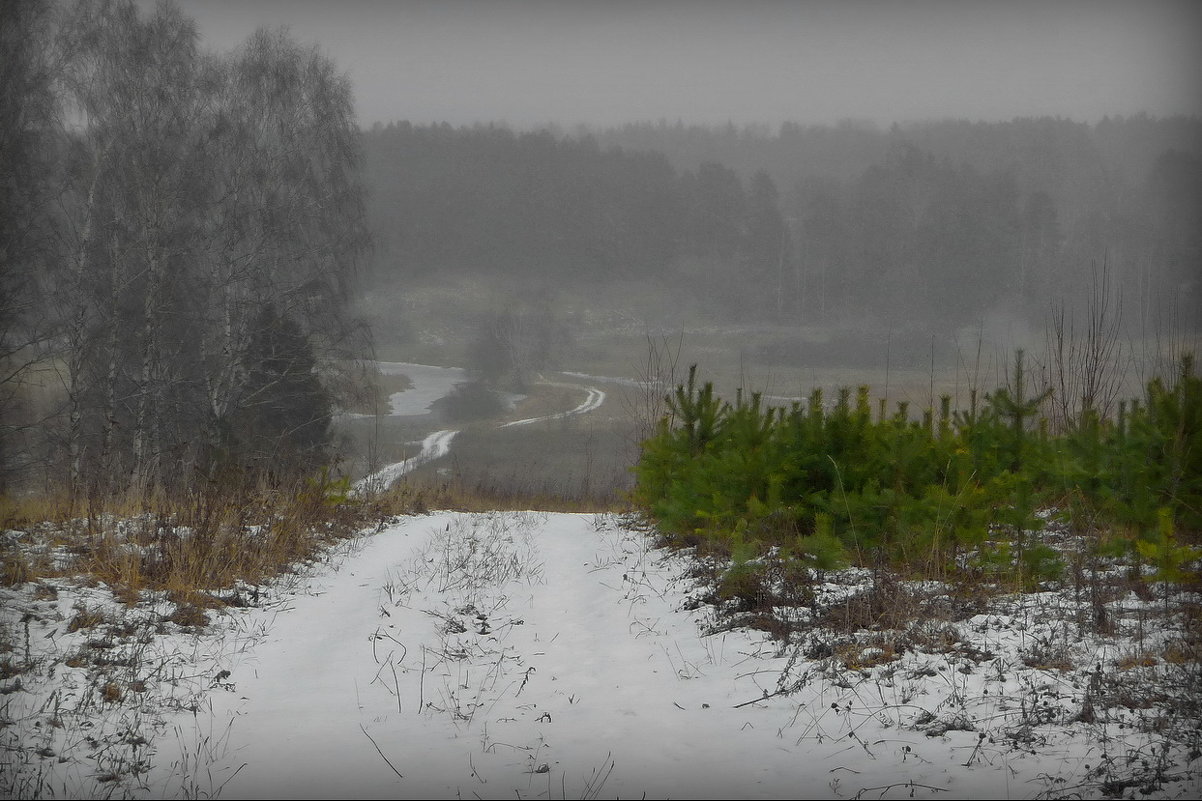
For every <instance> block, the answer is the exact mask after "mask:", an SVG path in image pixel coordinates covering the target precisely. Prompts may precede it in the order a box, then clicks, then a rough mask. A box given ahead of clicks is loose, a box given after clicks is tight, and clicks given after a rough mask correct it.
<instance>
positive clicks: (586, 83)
mask: <svg viewBox="0 0 1202 801" xmlns="http://www.w3.org/2000/svg"><path fill="white" fill-rule="evenodd" d="M180 5H181V6H182V7H183V9H184V11H185V12H186V13H187V14H188V15H189V16H191V17H193V18H194V19H195V20H196V21H197V23H198V25H199V28H200V32H201V36H202V38H203V39H204V40H205V42H206V43H207V44H208V45H209V46H211V47H214V48H217V49H227V48H230V47H233V46H235V45H236V44H238V43H239V42H240V41H242V40H244V39H245V38H246V36H247V35H249V34H250V32H251V31H252V30H254V28H255V27H257V26H259V25H272V26H275V25H287V26H289V27H290V28H291V30H292V33H293V35H294V36H295V37H296V38H298V39H300V40H302V41H315V42H318V43H319V44H320V45H321V46H322V48H323V49H324V50H325V51H326V53H327V54H328V55H330V56H331V57H332V58H333V59H334V61H335V62H337V64H338V66H339V67H340V68H341V69H342V70H343V71H345V72H348V73H349V74H350V75H351V78H352V80H353V82H354V85H355V92H356V97H357V102H358V109H359V120H360V122H361V123H362V124H364V125H370V124H371V123H373V122H377V121H385V122H386V121H389V120H401V119H407V120H411V121H413V122H415V123H429V122H441V121H446V122H450V123H452V124H455V125H460V124H470V123H473V122H482V121H483V122H489V121H502V122H507V123H509V124H511V125H514V126H516V127H522V128H525V127H531V126H537V125H541V124H544V123H547V122H556V123H560V124H562V125H564V126H572V125H575V124H577V123H585V124H594V125H603V124H611V123H618V122H627V121H656V120H660V119H665V120H668V121H670V122H675V121H676V120H678V119H679V120H682V121H684V122H686V123H694V122H695V123H707V124H716V123H725V122H727V121H732V122H734V123H736V124H746V123H756V122H761V123H769V124H773V125H775V124H777V123H779V122H781V121H783V120H794V121H797V122H801V123H833V122H836V121H838V120H840V119H847V118H851V119H859V120H874V121H876V122H878V123H881V124H888V123H890V122H893V121H906V120H914V119H928V118H941V117H962V118H968V119H974V120H975V119H985V120H996V119H1009V118H1011V117H1014V116H1030V115H1058V116H1063V117H1070V118H1073V119H1077V120H1083V121H1094V120H1096V119H1098V118H1100V117H1101V116H1103V115H1105V114H1112V115H1113V114H1124V115H1129V114H1134V113H1137V112H1140V111H1145V112H1147V113H1149V114H1152V115H1156V116H1165V115H1170V114H1180V113H1185V114H1199V113H1202V48H1199V46H1198V43H1199V42H1200V41H1202V2H1198V1H1197V0H1186V2H1161V1H1160V0H1127V1H1126V2H1104V1H1102V0H1059V1H1049V2H1022V1H1020V2H1007V1H1006V0H987V1H982V2H976V1H975V0H957V1H956V2H948V1H947V0H925V1H920V0H895V1H894V2H865V1H863V0H859V1H857V0H844V2H833V1H831V0H815V1H812V2H806V1H805V0H795V2H755V0H742V2H734V1H733V0H690V1H689V2H684V1H682V0H675V1H673V2H654V1H652V2H646V1H644V2H629V1H624V0H623V1H617V0H609V1H608V2H601V1H600V0H585V1H578V2H572V1H571V0H560V1H559V2H552V1H550V0H493V1H492V2H485V1H484V0H476V1H475V2H464V1H463V0H439V1H437V2H433V1H429V2H416V1H412V0H410V1H402V0H392V1H388V0H338V1H337V2H335V1H334V0H184V1H183V2H180Z"/></svg>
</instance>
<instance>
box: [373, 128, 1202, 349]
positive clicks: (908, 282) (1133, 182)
mask: <svg viewBox="0 0 1202 801" xmlns="http://www.w3.org/2000/svg"><path fill="white" fill-rule="evenodd" d="M363 141H364V151H365V166H366V169H365V183H366V187H367V189H368V201H367V207H368V214H369V218H370V219H369V223H370V227H371V228H372V230H373V231H375V232H376V243H375V244H376V248H375V257H374V260H373V268H372V269H373V275H372V276H371V279H372V280H373V281H374V282H388V283H393V282H404V281H406V280H413V279H426V278H428V277H430V276H432V275H434V274H439V275H457V274H482V275H489V276H494V277H496V276H513V277H514V278H515V279H517V278H521V279H522V280H532V279H533V280H538V281H543V282H546V284H547V285H549V286H578V285H580V283H581V282H586V283H587V282H593V281H612V280H621V279H631V278H638V279H643V280H647V279H650V280H654V281H662V282H665V283H666V284H667V285H672V286H679V287H680V291H681V292H682V293H689V294H690V296H691V297H692V298H693V299H700V300H701V301H702V302H703V303H704V304H706V305H705V308H707V309H709V310H710V313H711V314H712V315H713V316H714V318H715V319H721V320H724V321H748V320H756V321H766V322H780V323H786V324H791V323H813V324H822V325H840V324H847V323H848V322H849V321H853V320H856V319H863V317H864V315H873V316H874V317H875V318H877V319H888V320H890V321H891V323H892V322H897V323H901V324H904V323H905V321H906V320H921V321H922V323H923V324H924V325H926V326H930V325H932V324H935V325H936V326H945V327H948V328H950V327H955V326H960V325H965V324H971V323H972V322H973V321H975V320H977V319H979V317H980V316H981V315H982V314H983V313H985V312H987V311H989V310H993V309H1002V310H1006V311H1009V312H1012V313H1015V314H1018V315H1020V316H1023V315H1025V316H1028V317H1032V318H1038V317H1040V316H1041V315H1043V314H1044V313H1045V312H1046V311H1047V309H1048V306H1049V303H1051V302H1056V301H1058V300H1059V299H1063V300H1064V301H1065V302H1067V303H1069V304H1072V303H1074V302H1078V301H1080V300H1081V299H1082V298H1083V297H1085V296H1087V295H1088V294H1089V293H1090V291H1091V290H1090V287H1091V286H1092V285H1093V283H1094V282H1095V281H1096V280H1098V278H1099V277H1100V276H1103V275H1104V276H1105V278H1106V279H1107V280H1108V281H1109V285H1110V287H1111V291H1112V292H1114V293H1115V296H1116V297H1118V296H1120V295H1121V297H1122V299H1123V302H1124V304H1125V308H1127V309H1129V310H1130V311H1129V312H1128V314H1127V322H1128V323H1129V324H1135V323H1136V322H1139V323H1140V324H1144V325H1146V324H1148V323H1149V322H1150V321H1152V320H1154V319H1167V318H1168V317H1170V316H1171V317H1172V318H1173V320H1174V321H1175V323H1180V322H1182V321H1183V320H1184V321H1186V322H1189V321H1196V320H1197V319H1198V318H1199V309H1200V307H1202V281H1200V276H1202V120H1199V119H1197V118H1167V119H1157V118H1151V117H1147V116H1143V115H1139V116H1134V117H1114V118H1106V119H1103V120H1101V121H1100V122H1097V123H1095V124H1087V123H1081V122H1074V121H1071V120H1066V119H1061V118H1047V117H1045V118H1029V119H1015V120H1013V121H1010V122H996V123H985V122H976V123H974V122H967V121H961V120H948V121H939V122H929V123H921V124H911V125H905V126H899V125H895V126H893V127H891V128H889V129H888V130H882V129H879V128H877V127H875V126H872V125H867V124H854V123H844V124H840V125H836V126H801V125H796V124H785V125H783V126H781V127H780V129H779V130H777V131H775V132H774V131H771V130H769V129H767V128H763V127H747V128H738V127H735V126H733V125H731V126H725V127H718V128H707V127H698V126H686V125H683V124H679V123H678V124H669V123H663V122H661V123H654V124H636V125H627V126H623V127H619V128H613V129H608V130H599V131H585V130H577V131H573V132H564V131H560V130H554V129H549V130H542V131H537V132H515V131H512V130H509V129H507V128H505V127H500V126H474V127H459V128H456V127H452V126H450V125H447V124H442V125H430V126H417V125H412V124H410V123H406V122H399V123H394V124H388V125H377V126H375V127H373V128H372V129H371V130H370V131H367V132H365V134H364V137H363Z"/></svg>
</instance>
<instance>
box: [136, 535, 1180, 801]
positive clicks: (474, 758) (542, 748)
mask: <svg viewBox="0 0 1202 801" xmlns="http://www.w3.org/2000/svg"><path fill="white" fill-rule="evenodd" d="M687 567H688V564H687V562H686V561H685V560H684V559H683V558H682V557H681V556H679V555H676V556H668V555H666V554H665V553H663V552H660V551H656V550H653V549H650V548H649V546H648V541H647V539H646V538H645V537H644V535H643V534H641V533H639V532H636V531H632V530H630V529H629V528H626V527H624V526H622V525H620V524H619V522H618V521H617V520H616V519H614V518H612V517H608V516H593V515H572V514H549V515H548V514H539V513H532V512H518V513H488V514H464V513H438V514H433V515H428V516H422V517H411V518H407V519H405V520H403V521H401V522H399V523H398V524H396V525H394V526H393V527H391V528H388V529H386V530H384V531H382V532H380V533H378V534H375V535H373V536H370V537H367V538H366V539H365V540H363V541H362V542H361V543H360V544H359V546H358V548H357V550H356V551H355V552H354V553H351V554H350V555H348V556H347V557H346V558H345V561H343V562H342V564H341V565H339V566H338V567H337V568H335V569H333V570H330V569H328V568H326V569H323V570H322V571H321V573H322V574H321V575H312V576H310V577H309V578H308V579H307V586H306V587H302V589H301V592H300V594H298V595H296V596H295V597H293V598H292V599H291V601H290V608H288V609H286V610H285V611H282V612H281V611H279V610H278V609H277V610H276V611H274V612H268V611H266V610H262V609H245V610H238V611H234V612H232V614H235V615H238V616H241V622H240V623H239V624H238V628H240V629H242V630H246V631H264V632H265V634H264V635H263V636H262V637H261V638H260V639H259V641H257V642H256V643H254V644H253V645H252V646H250V647H247V648H242V649H240V650H239V651H238V652H237V653H236V654H233V655H231V656H230V657H229V659H228V662H227V663H226V668H225V669H227V670H229V671H230V673H229V675H228V676H227V677H226V678H225V680H224V682H223V683H222V684H221V685H220V686H219V687H218V688H217V689H215V690H214V691H212V692H211V693H210V695H209V698H210V703H209V705H208V709H207V710H206V712H205V713H204V714H202V715H199V716H197V717H195V718H194V719H192V720H190V721H189V723H190V724H194V725H195V726H196V728H197V731H196V732H194V733H192V734H191V735H190V736H192V737H195V738H199V739H201V740H205V738H209V739H208V740H205V742H208V743H210V745H207V746H206V750H205V753H206V754H207V757H206V760H207V761H204V764H201V763H200V761H194V762H193V763H192V768H191V769H192V774H190V775H189V777H188V778H189V779H190V780H191V781H192V782H196V781H197V780H200V781H201V782H202V785H204V783H207V785H205V786H202V787H201V788H200V789H202V790H204V791H206V792H212V791H220V792H221V794H222V795H224V796H226V797H232V798H251V799H268V798H332V797H343V798H346V797H354V798H366V799H372V798H464V797H480V798H535V797H538V798H567V797H583V798H601V797H607V798H623V797H625V798H629V797H642V796H643V795H644V794H646V797H651V798H840V797H856V798H858V797H874V798H905V797H908V798H915V797H917V798H938V797H943V798H1031V797H1037V796H1039V795H1040V794H1041V791H1045V792H1050V793H1052V794H1053V796H1054V795H1055V792H1056V787H1055V786H1053V785H1052V784H1051V782H1052V781H1053V778H1055V780H1056V781H1057V782H1063V784H1062V785H1059V786H1064V787H1070V788H1071V787H1073V786H1074V784H1075V782H1078V781H1080V780H1081V779H1083V778H1084V776H1085V775H1086V773H1087V772H1088V770H1089V765H1090V764H1096V763H1097V761H1098V759H1099V758H1100V757H1099V754H1098V753H1097V751H1096V750H1095V748H1096V744H1097V742H1098V740H1097V739H1096V737H1097V734H1096V732H1094V733H1093V734H1090V732H1091V730H1090V729H1089V728H1088V727H1085V726H1084V725H1083V724H1077V725H1076V726H1073V725H1067V726H1065V725H1063V724H1062V725H1060V726H1057V727H1055V728H1054V729H1052V730H1041V732H1040V734H1039V742H1040V743H1041V745H1040V747H1039V748H1038V749H1036V748H1032V747H1030V745H1029V744H1028V745H1025V746H1021V747H1020V745H1019V744H1018V743H1017V742H1015V743H1013V744H1012V743H1011V742H1010V740H1011V739H1013V738H1015V737H1017V736H1018V735H1016V734H1014V733H1007V734H1004V735H1003V734H1002V732H1003V730H1005V731H1007V732H1010V731H1011V730H1013V732H1019V731H1021V730H1023V729H1022V727H1023V725H1027V724H1026V723H1024V722H1025V721H1029V720H1030V718H1029V716H1028V712H1027V711H1025V709H1020V706H1021V705H1020V704H1016V703H1012V700H1013V693H1014V692H1016V690H1017V689H1018V688H1019V685H1018V684H1016V683H1015V681H1014V678H1010V679H1007V678H1006V677H1005V676H1004V675H999V676H997V677H994V678H992V679H991V678H989V677H988V676H986V675H985V673H984V671H978V672H976V673H975V674H974V675H973V676H971V677H970V676H969V675H968V674H966V673H965V671H964V670H963V669H961V668H962V667H963V665H962V664H961V663H959V662H958V661H957V657H956V656H955V655H954V654H952V655H948V656H935V655H930V654H922V653H914V654H907V655H905V656H904V657H903V658H902V659H901V660H900V661H898V662H897V663H895V664H894V665H893V666H891V669H890V670H888V671H887V672H885V673H880V672H874V671H871V670H866V671H864V673H863V675H862V676H861V675H860V674H859V673H857V672H855V671H852V672H850V673H847V674H844V675H842V676H841V677H840V676H833V675H828V674H825V673H824V672H823V671H822V670H819V669H818V665H817V664H816V663H807V662H805V660H802V661H801V662H793V661H792V660H790V659H786V658H784V657H782V656H780V655H779V653H778V651H777V649H776V647H775V646H774V644H773V643H771V642H770V641H768V640H767V639H766V638H765V637H764V636H763V635H762V634H760V633H758V632H754V631H743V630H738V631H732V632H729V633H726V634H717V635H712V636H708V637H707V636H702V631H703V629H704V626H705V624H707V623H710V622H712V621H711V620H710V619H709V618H708V617H707V615H708V612H707V611H706V609H707V607H704V606H703V607H701V608H699V609H695V610H694V611H686V609H687V608H688V607H690V606H692V605H690V604H686V603H682V602H683V599H685V598H686V597H687V595H688V590H689V588H690V586H691V585H690V581H689V580H688V579H687V578H686V577H685V574H686V571H687ZM990 636H991V639H992V642H993V643H994V645H995V647H997V648H998V649H999V652H1004V651H1008V650H1009V647H1008V646H1003V645H1002V643H1003V641H1004V638H1003V639H999V638H998V634H997V632H994V633H993V634H992V635H990ZM999 658H1002V657H1001V656H999ZM1006 658H1007V659H1009V657H1006ZM1015 664H1017V662H1016V663H1015ZM1006 672H1009V671H1006ZM1033 675H1040V674H1038V673H1033ZM886 677H891V678H886ZM785 679H787V680H788V682H787V683H788V689H789V692H788V693H787V694H781V693H778V692H777V690H778V689H779V688H780V684H779V683H780V682H781V681H783V680H785ZM849 679H850V680H849ZM1054 686H1056V687H1059V688H1060V689H1061V690H1063V689H1064V688H1063V687H1062V686H1061V685H1060V684H1056V685H1054ZM982 688H984V689H982ZM1042 693H1043V695H1044V697H1048V696H1047V691H1042ZM1052 697H1060V696H1052ZM970 706H971V707H972V715H973V720H976V721H979V722H980V723H981V726H982V728H981V729H980V730H978V729H977V728H976V726H974V725H973V724H971V723H955V722H954V721H958V720H960V719H961V718H962V717H964V715H965V710H966V709H967V708H968V707H970ZM1057 714H1059V713H1057ZM957 715H958V716H960V717H957ZM943 719H946V720H948V721H953V722H952V723H951V724H950V725H948V726H945V727H942V728H941V729H940V730H939V734H938V735H935V734H932V732H931V731H929V730H924V729H923V728H922V721H924V720H943ZM230 721H232V724H231V723H230ZM213 732H218V733H222V734H221V738H220V742H219V745H220V747H219V748H214V747H213V746H212V745H211V743H212V742H213V739H214V738H213ZM1113 733H1116V734H1119V735H1120V737H1121V736H1132V735H1133V733H1131V732H1127V733H1126V734H1122V733H1120V732H1119V729H1118V728H1114V729H1113ZM180 741H181V745H184V746H185V747H188V746H187V743H188V742H189V735H188V733H186V732H181V735H180ZM172 769H173V770H175V771H178V770H179V768H178V766H171V767H170V768H168V770H172ZM156 770H158V771H160V773H161V772H163V771H164V768H163V767H162V763H160V765H159V766H157V767H156ZM149 778H150V781H149V786H150V787H160V786H163V785H164V784H170V779H164V777H163V776H161V775H154V776H151V777H149ZM173 778H174V780H175V781H177V782H178V781H179V779H180V778H181V777H179V776H178V775H176V776H174V777H173ZM1176 787H1177V789H1178V790H1181V789H1182V785H1180V784H1179V785H1176ZM1185 790H1186V791H1187V792H1188V791H1189V787H1188V785H1187V786H1186V787H1185Z"/></svg>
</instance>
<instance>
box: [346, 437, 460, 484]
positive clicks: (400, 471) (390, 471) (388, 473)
mask: <svg viewBox="0 0 1202 801" xmlns="http://www.w3.org/2000/svg"><path fill="white" fill-rule="evenodd" d="M458 433H459V432H458V431H452V430H449V429H444V430H442V431H435V432H434V433H433V434H430V435H429V436H428V437H426V438H425V439H423V440H422V449H421V452H420V453H418V455H417V456H411V457H409V458H408V459H406V460H404V461H403V462H395V463H393V464H390V465H388V466H387V467H385V468H384V469H382V470H377V471H376V472H374V473H372V474H371V475H370V476H367V477H366V478H362V479H360V480H358V481H356V482H355V492H383V491H384V490H386V489H388V488H389V487H390V486H391V485H392V482H394V481H396V480H397V479H398V478H400V477H401V476H403V475H405V474H406V473H409V472H411V471H413V470H416V469H417V468H418V467H420V466H421V465H423V464H425V463H426V462H432V461H434V460H435V459H438V458H440V457H443V456H446V455H447V453H449V452H450V450H451V440H452V439H454V438H455V435H456V434H458Z"/></svg>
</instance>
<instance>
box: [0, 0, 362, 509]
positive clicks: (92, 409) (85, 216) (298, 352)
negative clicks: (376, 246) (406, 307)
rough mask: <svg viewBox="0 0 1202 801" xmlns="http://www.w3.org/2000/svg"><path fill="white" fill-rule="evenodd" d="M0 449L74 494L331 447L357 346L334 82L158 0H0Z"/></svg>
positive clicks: (177, 486) (11, 463) (7, 458)
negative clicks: (209, 39)
mask: <svg viewBox="0 0 1202 801" xmlns="http://www.w3.org/2000/svg"><path fill="white" fill-rule="evenodd" d="M0 32H2V37H3V39H2V45H0V70H2V71H3V72H2V78H3V79H2V80H0V87H2V88H0V103H2V104H3V106H2V108H0V120H3V124H2V126H0V147H2V149H3V157H2V158H0V169H2V170H3V174H2V179H0V193H2V200H0V230H2V231H3V241H2V243H0V281H2V282H3V292H2V296H3V305H2V307H0V341H2V342H3V352H2V353H0V360H2V362H3V365H4V372H3V374H0V380H2V381H3V394H2V395H0V412H2V413H3V419H2V420H0V424H2V428H0V435H2V437H0V446H2V447H3V452H0V465H2V466H3V468H4V470H5V476H6V478H8V479H11V478H12V477H13V476H14V474H28V473H29V472H30V471H32V470H34V469H35V468H36V467H38V466H42V467H44V468H45V470H44V471H43V472H42V474H41V478H42V479H43V480H45V481H46V482H47V484H50V485H52V486H62V487H64V488H66V489H68V490H69V491H70V492H71V493H72V494H73V495H75V496H76V497H79V496H81V495H85V494H86V495H88V496H98V497H106V496H112V495H115V494H120V493H124V492H133V493H135V494H141V495H150V494H155V493H173V492H178V491H181V490H183V489H185V488H188V487H193V486H196V485H197V484H199V483H204V482H215V481H224V480H227V479H230V478H232V477H238V478H244V477H247V476H253V477H255V478H256V479H258V478H273V479H280V478H282V477H284V476H287V475H290V474H294V473H296V472H297V471H300V470H303V469H306V467H307V463H306V460H308V459H311V458H314V457H316V458H319V459H321V458H324V457H325V454H326V449H327V446H328V445H329V440H330V432H329V425H330V414H331V410H332V407H333V406H334V405H335V404H336V403H337V402H338V400H339V394H340V393H343V392H349V391H352V389H353V386H354V384H355V382H353V381H348V380H345V379H346V378H347V375H348V372H349V371H350V370H351V369H352V368H348V367H347V365H354V364H355V360H356V359H357V358H358V357H359V356H360V355H361V354H362V352H363V347H364V345H365V343H366V339H365V336H364V335H365V332H364V331H363V330H362V329H361V328H359V327H357V326H356V325H355V324H354V322H353V321H352V320H351V319H350V318H349V317H348V315H347V313H346V306H347V302H348V300H349V298H350V294H351V289H352V282H353V280H354V277H355V273H356V265H357V263H358V262H359V261H360V260H361V258H362V256H363V254H364V253H365V250H366V247H367V243H368V237H367V229H366V226H365V224H364V217H363V214H364V211H363V194H362V189H361V187H360V184H359V177H358V172H357V171H358V167H359V163H360V159H361V142H360V136H359V130H358V128H357V125H356V123H355V119H354V108H353V97H352V93H351V87H350V84H349V81H348V79H347V78H346V77H345V76H344V75H343V74H341V73H340V72H339V71H338V70H337V69H336V67H335V65H334V64H333V63H332V62H331V61H330V60H329V59H328V58H326V57H325V56H324V55H323V54H322V53H321V52H320V51H319V50H318V49H317V48H316V47H311V46H303V45H300V44H298V43H297V42H295V41H293V40H292V39H291V38H290V37H289V35H288V34H287V33H286V32H285V31H280V30H267V29H261V30H259V31H256V32H255V33H254V34H253V35H252V36H250V37H249V38H248V39H247V40H246V42H245V43H244V44H243V45H241V46H240V47H239V48H237V49H235V50H233V51H232V52H229V53H212V52H206V51H205V50H204V49H202V48H201V46H200V43H199V39H198V35H197V31H196V27H195V25H194V23H193V22H192V21H191V20H190V19H188V18H187V17H185V16H184V15H183V14H182V13H181V12H180V11H179V10H178V8H176V7H175V6H174V5H172V4H169V3H161V4H158V5H156V6H155V7H154V9H153V10H152V11H149V12H144V11H142V10H140V9H139V7H138V6H137V5H136V4H135V3H133V2H131V0H104V1H103V2H92V0H83V1H81V2H76V3H72V4H61V5H60V4H54V3H50V2H19V3H4V4H2V5H0Z"/></svg>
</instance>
